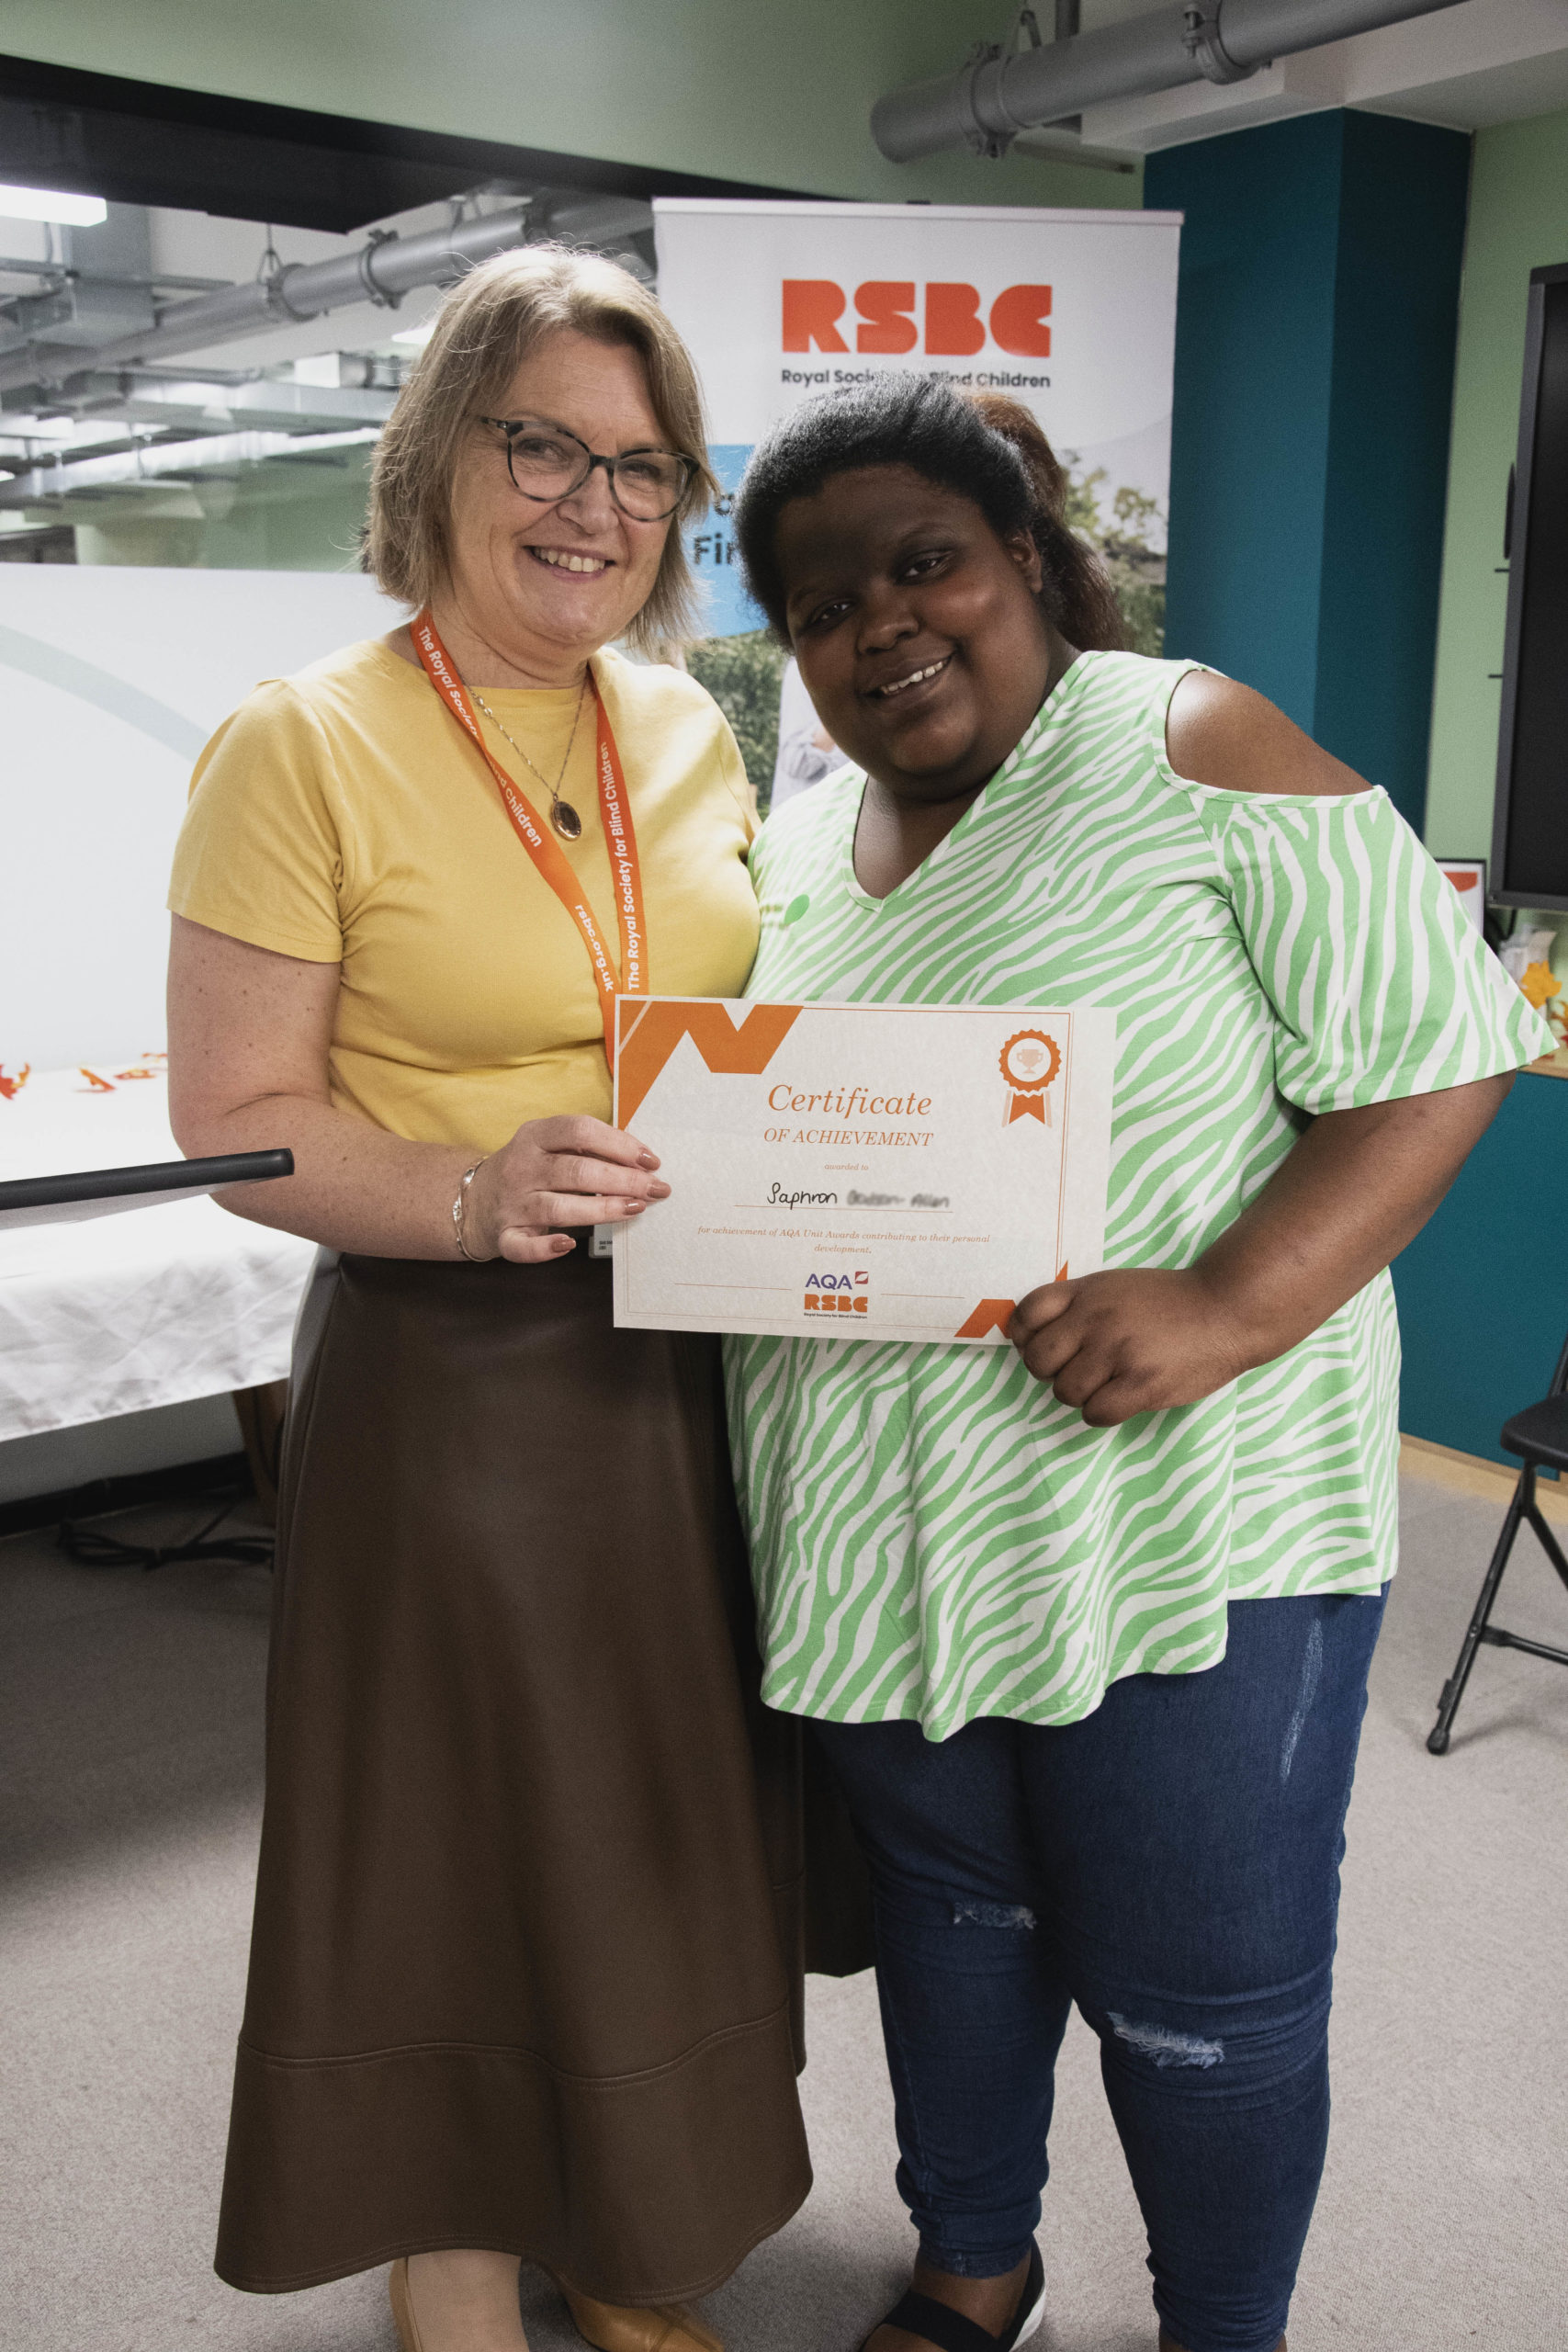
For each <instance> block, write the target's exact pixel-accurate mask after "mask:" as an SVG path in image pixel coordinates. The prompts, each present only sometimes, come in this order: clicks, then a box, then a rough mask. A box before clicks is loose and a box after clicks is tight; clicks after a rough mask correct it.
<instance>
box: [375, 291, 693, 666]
mask: <svg viewBox="0 0 1568 2352" xmlns="http://www.w3.org/2000/svg"><path fill="white" fill-rule="evenodd" d="M563 327H565V328H570V329H571V330H572V331H573V332H574V333H575V334H583V335H590V336H592V338H593V339H594V340H595V341H596V342H599V343H606V344H619V345H623V346H624V347H626V349H628V350H632V351H635V352H636V353H637V355H638V356H639V357H640V359H641V361H642V369H643V375H644V377H645V378H646V379H647V383H648V397H649V405H650V406H651V408H652V410H653V413H654V414H655V415H656V416H657V417H658V419H659V426H660V432H661V433H662V434H663V435H664V437H665V439H666V441H667V442H668V444H669V446H670V447H671V448H672V449H676V450H679V451H680V452H681V454H682V456H683V457H687V458H691V459H692V460H693V462H694V465H695V467H696V471H695V473H694V475H693V477H692V481H691V484H690V487H689V488H688V490H687V492H686V494H685V496H684V498H682V502H681V503H680V505H679V506H678V507H677V509H676V511H675V515H674V517H673V519H672V522H671V528H670V533H669V536H668V537H667V538H666V539H665V542H664V553H663V556H662V558H661V559H660V566H659V574H658V577H657V579H656V580H655V581H654V583H653V590H652V594H650V595H649V599H648V602H647V604H646V605H644V606H643V608H642V610H641V612H640V613H638V615H637V618H636V620H635V621H634V622H633V623H632V625H631V627H630V628H629V629H628V630H627V631H626V639H627V641H628V643H630V644H631V645H632V646H634V647H635V648H636V649H637V650H638V651H639V652H654V651H655V650H657V648H658V647H659V646H660V644H662V643H663V642H664V641H665V640H666V639H671V638H673V639H682V638H692V637H696V636H699V635H700V634H701V627H700V624H699V622H698V621H697V619H696V616H695V604H696V590H695V583H694V581H693V579H692V574H691V570H690V567H689V566H688V564H687V561H686V550H685V548H684V546H683V545H682V537H681V531H682V525H684V524H686V523H688V522H690V521H692V520H693V519H694V518H695V517H696V516H698V515H705V513H706V512H707V508H708V503H709V501H710V500H711V499H712V498H713V496H714V495H715V494H716V491H717V484H716V481H714V478H713V476H712V474H711V473H710V472H709V471H708V468H707V461H706V454H705V453H706V447H707V433H706V427H705V422H704V417H703V400H702V393H701V391H700V390H699V389H698V385H697V377H696V370H695V368H694V367H693V365H692V360H691V355H690V353H689V352H688V351H687V349H686V346H685V345H684V344H683V343H682V340H681V338H680V336H679V335H678V334H676V332H675V330H674V328H673V327H672V326H671V323H670V322H669V320H668V319H667V318H666V317H665V315H664V313H663V311H661V310H660V307H659V304H658V302H657V301H656V300H654V298H653V296H652V295H651V294H650V293H649V291H648V289H647V288H646V287H644V286H641V285H639V284H638V282H637V279H636V278H635V277H633V276H632V275H631V272H630V271H629V270H626V269H622V268H620V267H619V266H618V265H617V264H616V263H615V262H613V261H607V260H606V259H605V258H604V255H603V254H584V253H575V252H573V251H572V250H571V249H570V247H568V246H565V245H530V246H525V247H524V248H522V249H521V250H513V251H512V252H509V253H503V254H496V255H495V256H494V257H493V259H491V260H490V261H487V262H484V263H481V264H480V266H479V268H477V269H472V270H470V271H469V272H468V275H467V276H466V277H462V278H459V280H458V281H457V285H456V286H454V287H453V288H452V290H451V292H450V293H449V294H448V295H447V297H446V300H445V301H444V302H443V303H442V305H441V308H440V310H439V311H437V313H436V318H435V325H434V332H433V333H432V334H431V337H430V340H429V342H428V343H427V344H426V345H425V346H424V349H423V351H422V352H421V354H420V356H419V360H418V363H417V365H416V366H415V368H414V370H413V373H412V375H411V376H410V378H409V379H408V381H407V382H406V383H405V384H404V386H403V388H402V390H401V391H400V393H399V395H398V400H397V405H396V407H395V408H394V409H393V411H392V413H391V415H390V417H389V419H388V421H387V424H386V427H385V429H384V430H383V432H382V435H381V438H380V440H379V442H378V445H377V449H376V459H375V465H374V468H373V469H372V472H371V477H370V514H369V520H368V524H367V529H366V540H365V557H366V564H367V569H368V570H369V571H373V572H374V573H375V575H376V577H377V579H378V581H379V582H380V583H381V586H382V587H383V588H384V589H385V590H386V592H387V594H389V596H396V597H398V598H400V601H401V602H402V603H404V604H408V605H414V606H416V607H418V606H420V605H425V604H427V603H428V602H429V600H430V598H431V596H432V594H434V592H435V591H436V590H438V589H439V588H441V587H442V586H443V585H444V584H445V582H446V578H447V573H448V570H449V566H450V556H451V549H450V543H449V542H450V529H451V516H452V486H453V482H454V480H455V478H456V475H457V464H458V459H459V458H460V456H461V453H462V449H463V445H464V442H465V440H466V438H467V436H468V433H469V431H470V430H471V428H472V423H473V419H474V418H475V416H476V415H480V414H486V413H489V414H493V413H495V411H496V410H497V408H498V406H499V404H500V402H501V401H502V400H503V399H504V398H505V395H506V392H507V389H508V387H509V386H510V384H511V382H512V379H513V377H514V376H515V375H516V373H517V370H518V368H520V367H521V366H522V364H523V362H524V361H525V359H526V358H527V357H528V356H529V355H530V353H532V352H533V351H535V350H536V349H537V347H538V345H540V343H542V342H543V341H544V339H545V337H546V336H547V335H550V334H556V333H558V331H559V330H560V329H561V328H563Z"/></svg>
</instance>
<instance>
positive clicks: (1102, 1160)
mask: <svg viewBox="0 0 1568 2352" xmlns="http://www.w3.org/2000/svg"><path fill="white" fill-rule="evenodd" d="M617 1037H618V1047H617V1052H616V1057H615V1121H616V1124H617V1125H619V1126H622V1127H629V1128H630V1129H632V1131H633V1132H634V1133H635V1134H636V1135H637V1136H638V1137H639V1138H640V1139H641V1140H642V1141H643V1142H644V1143H646V1144H647V1145H649V1147H650V1148H651V1149H653V1150H654V1151H656V1152H658V1154H659V1156H660V1160H661V1161H662V1163H663V1165H662V1168H661V1170H660V1173H661V1174H662V1175H663V1176H664V1178H665V1179H666V1180H667V1182H669V1183H670V1185H671V1197H670V1199H669V1200H667V1201H660V1202H659V1203H657V1204H655V1205H654V1206H653V1207H651V1208H649V1209H648V1210H646V1211H645V1212H644V1214H643V1215H642V1216H640V1217H638V1218H637V1219H636V1220H635V1221H633V1222H630V1223H628V1224H626V1225H623V1226H620V1227H617V1228H616V1231H615V1249H614V1257H615V1321H616V1322H617V1324H626V1325H633V1326H637V1327H641V1328H644V1329H660V1330H671V1329H674V1330H694V1331H767V1332H782V1333H784V1335H785V1336H787V1337H789V1338H791V1339H798V1338H803V1337H805V1338H811V1337H815V1338H818V1339H834V1340H939V1341H944V1342H945V1341H953V1340H963V1341H970V1342H973V1343H974V1344H975V1345H976V1346H979V1347H998V1346H1000V1345H1002V1344H1003V1343H1004V1340H1005V1335H1006V1328H1007V1322H1008V1317H1010V1314H1011V1313H1012V1310H1013V1307H1014V1306H1015V1304H1016V1303H1017V1301H1018V1300H1019V1299H1021V1298H1022V1297H1023V1296H1024V1295H1025V1294H1026V1293H1027V1292H1029V1291H1032V1290H1033V1289H1035V1288H1037V1287H1038V1285H1039V1284H1040V1283H1048V1282H1054V1281H1058V1280H1065V1279H1066V1278H1067V1277H1068V1276H1070V1275H1074V1274H1088V1273H1092V1272H1094V1271H1095V1270H1096V1269H1097V1268H1098V1267H1099V1265H1100V1261H1101V1252H1102V1250H1103V1248H1104V1241H1105V1197H1106V1185H1107V1181H1108V1176H1109V1171H1110V1161H1111V1078H1112V1065H1113V1061H1114V1055H1115V1016H1114V1014H1112V1013H1111V1012H1102V1011H1099V1010H1095V1009H1086V1008H1083V1007H1077V1008H1075V1009H1073V1010H1072V1011H1070V1012H1063V1011H1060V1010H1057V1009H1055V1008H1052V1007H1049V1006H1037V1005H1021V1006H1010V1007H1009V1006H1004V1007H999V1008H998V1007H997V1006H992V1005H900V1004H859V1005H856V1004H806V1005H800V1004H744V1003H739V1002H729V1001H720V1000H715V999H713V998H694V997H650V998H641V999H636V998H634V999H627V998H625V997H623V998H621V999H620V1000H619V1002H618V1005H617Z"/></svg>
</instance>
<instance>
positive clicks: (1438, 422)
mask: <svg viewBox="0 0 1568 2352" xmlns="http://www.w3.org/2000/svg"><path fill="white" fill-rule="evenodd" d="M1469 153H1470V141H1469V140H1468V138H1467V137H1466V136H1465V135H1464V134H1462V133H1461V132H1459V131H1451V130H1435V129H1433V128H1431V127H1430V126H1428V125H1427V124H1424V123H1411V122H1405V121H1403V120H1401V119H1395V118H1393V117H1389V116H1382V115H1368V114H1355V113H1346V112H1336V113H1327V114H1320V115H1311V116H1307V117H1304V118H1302V119H1298V120H1296V121H1292V122H1282V123H1271V124H1269V125H1267V126H1266V127H1264V128H1263V129H1260V130H1247V131H1236V132H1233V133H1231V134H1229V135H1227V136H1226V137H1224V138H1220V139H1211V140H1204V141H1200V142H1197V143H1195V144H1193V145H1190V146H1185V147H1176V148H1169V149H1168V150H1167V151H1166V152H1165V153H1163V154H1159V155H1154V156H1151V157H1150V159H1149V162H1148V165H1147V168H1146V171H1145V203H1147V204H1149V205H1151V206H1155V207H1158V208H1161V209H1164V208H1169V209H1176V210H1180V211H1183V212H1185V214H1186V216H1187V222H1186V228H1185V230H1184V232H1183V235H1182V254H1181V288H1180V299H1179V311H1178V320H1177V349H1176V386H1175V404H1174V415H1173V424H1172V451H1171V519H1170V577H1169V586H1168V594H1167V607H1166V643H1167V650H1168V651H1169V652H1171V653H1173V654H1181V653H1188V654H1193V655H1196V656H1199V657H1201V659H1203V660H1205V661H1210V662H1214V663H1215V665H1216V666H1217V667H1218V668H1220V669H1222V670H1225V671H1228V672H1229V673H1231V674H1232V675H1234V676H1235V677H1239V678H1242V679H1245V680H1246V682H1247V684H1249V685H1255V686H1257V687H1258V690H1259V692H1260V693H1263V694H1266V695H1269V698H1270V699H1271V700H1272V701H1275V702H1277V703H1279V705H1280V707H1281V708H1282V709H1284V710H1286V711H1287V712H1288V713H1289V714H1290V716H1291V717H1292V718H1293V719H1295V720H1296V722H1297V724H1298V725H1299V726H1302V727H1304V728H1305V729H1307V730H1308V732H1309V733H1311V734H1313V735H1314V736H1315V737H1316V738H1317V740H1318V741H1320V742H1322V743H1323V744H1325V747H1326V748H1327V749H1328V750H1330V751H1332V752H1335V753H1336V754H1337V756H1338V757H1339V758H1340V759H1343V760H1346V761H1348V763H1349V764H1350V765H1351V766H1352V767H1355V768H1357V769H1358V770H1359V772H1360V773H1361V774H1362V775H1367V776H1369V777H1370V778H1371V780H1372V781H1373V782H1374V783H1377V784H1382V785H1383V786H1386V787H1387V789H1388V791H1389V793H1390V794H1391V795H1392V797H1393V799H1394V801H1395V802H1396V804H1397V805H1398V807H1399V808H1400V809H1402V810H1403V811H1404V815H1405V816H1406V817H1408V818H1409V819H1410V820H1411V822H1412V823H1413V824H1415V825H1416V826H1417V827H1419V825H1420V823H1421V818H1422V811H1423V806H1424V800H1425V792H1426V774H1427V738H1428V734H1429V731H1430V712H1431V695H1432V670H1433V661H1434V655H1435V644H1436V630H1437V600H1438V579H1439V572H1440V564H1441V548H1442V529H1443V510H1444V499H1445V490H1446V472H1447V463H1448V441H1449V416H1450V404H1451V396H1452V383H1453V366H1454V350H1455V341H1456V335H1457V331H1458V311H1459V285H1460V271H1461V261H1462V255H1463V242H1464V212H1465V196H1466V185H1467V177H1468V170H1469Z"/></svg>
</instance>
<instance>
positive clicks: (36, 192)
mask: <svg viewBox="0 0 1568 2352" xmlns="http://www.w3.org/2000/svg"><path fill="white" fill-rule="evenodd" d="M108 217H109V209H108V206H107V204H106V203H105V202H104V199H103V198H102V197H101V196H62V194H61V192H60V190H59V189H58V188H53V187H7V186H6V183H5V182H4V181H0V219H5V220H58V221H59V222H60V223H61V224H62V226H63V227H64V228H67V229H96V227H97V226H98V223H99V222H100V221H101V220H107V219H108Z"/></svg>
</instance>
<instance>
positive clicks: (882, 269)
mask: <svg viewBox="0 0 1568 2352" xmlns="http://www.w3.org/2000/svg"><path fill="white" fill-rule="evenodd" d="M654 225H655V232H656V235H657V238H658V245H659V298H660V301H661V302H662V304H663V305H664V308H665V309H666V310H667V311H669V313H670V316H671V319H672V320H673V322H674V323H675V325H676V326H677V327H678V328H679V329H680V331H681V333H682V335H683V336H684V337H685V339H686V341H687V343H688V345H690V347H691V349H692V352H693V354H694V356H695V359H696V362H697V366H698V368H699V369H700V371H701V374H702V379H703V385H704V390H705V393H706V396H707V401H708V408H709V430H710V432H711V434H712V436H713V446H712V457H713V462H714V470H715V472H716V475H717V477H718V479H719V481H721V482H722V483H723V484H724V486H725V489H726V490H727V491H730V490H733V489H735V488H736V487H737V486H738V485H739V479H740V475H741V473H742V471H743V470H744V468H745V464H746V460H747V458H749V457H750V453H751V447H752V446H753V444H754V443H756V442H757V441H758V440H759V439H760V438H761V435H762V434H763V433H765V432H766V431H767V429H768V427H769V426H770V425H771V424H774V423H776V422H777V420H778V419H779V418H780V417H783V416H785V415H787V414H788V413H789V412H790V411H791V410H792V409H794V408H795V407H797V406H798V405H799V403H800V402H801V401H805V400H809V399H811V398H813V397H815V396H816V395H818V394H819V393H821V392H825V391H831V390H835V389H837V388H838V387H840V386H842V385H845V384H853V383H856V382H860V381H863V380H864V379H866V378H868V377H869V376H872V375H877V374H884V373H887V372H893V373H897V374H900V375H910V374H912V375H937V376H942V377H945V378H946V379H948V380H949V381H951V382H953V384H955V385H957V386H958V387H959V388H960V389H969V390H998V391H1005V392H1007V393H1008V394H1010V396H1011V397H1012V398H1013V399H1015V400H1018V401H1022V403H1023V404H1024V406H1025V407H1026V408H1028V409H1029V410H1030V411H1031V412H1032V413H1033V415H1034V416H1035V417H1036V418H1037V419H1038V420H1039V423H1040V424H1041V425H1042V427H1043V430H1044V432H1045V434H1046V435H1047V437H1048V438H1049V440H1050V441H1051V443H1052V446H1053V447H1054V448H1055V450H1056V453H1057V455H1058V456H1059V457H1060V458H1063V460H1064V461H1065V462H1070V464H1071V467H1072V470H1073V471H1074V473H1075V474H1076V475H1077V478H1078V480H1079V481H1087V480H1088V479H1089V477H1090V476H1091V475H1094V474H1096V473H1099V474H1100V477H1101V479H1100V482H1099V483H1098V484H1097V485H1096V493H1095V494H1096V495H1097V497H1098V499H1099V501H1100V509H1101V513H1102V515H1103V516H1104V517H1105V518H1106V519H1107V520H1108V519H1109V517H1110V514H1111V502H1112V501H1113V499H1114V497H1115V494H1116V492H1118V491H1119V490H1126V491H1131V492H1136V493H1138V494H1139V495H1141V496H1142V497H1144V498H1147V499H1152V500H1153V501H1154V502H1155V504H1156V508H1157V509H1158V517H1159V521H1158V522H1156V524H1155V526H1154V528H1153V529H1152V530H1151V531H1150V534H1149V537H1150V544H1152V545H1156V546H1157V545H1160V544H1163V541H1162V540H1161V538H1160V537H1158V530H1159V524H1160V522H1163V516H1164V514H1165V508H1166V501H1167V494H1168V484H1169V476H1170V404H1171V383H1172V374H1173V368H1174V361H1175V349H1176V271H1177V256H1178V245H1179V237H1180V230H1181V215H1180V214H1179V212H1120V211H1118V212H1111V211H1105V212H1069V211H1057V210H1046V209H1021V208H1019V207H1015V206H999V205H995V206H994V205H959V204H951V205H943V204H921V205H910V204H819V203H799V204H787V203H771V202H731V201H729V200H728V198H687V197H670V198H658V199H656V201H655V204H654ZM689 548H690V552H691V555H692V560H693V565H694V570H695V572H696V575H697V578H698V580H699V581H700V582H703V584H704V585H705V588H706V589H707V591H708V596H709V605H710V624H709V625H710V627H711V628H712V631H713V633H714V635H716V636H726V635H728V634H730V633H731V632H733V631H735V630H738V629H745V628H756V627H757V626H758V625H759V623H760V619H761V616H760V615H759V614H757V613H756V612H755V611H754V610H753V609H752V608H751V607H750V606H749V605H746V603H745V602H744V600H743V598H742V597H741V595H740V593H739V571H738V568H737V566H736V563H735V560H734V543H733V540H732V539H731V537H729V534H728V525H727V523H726V521H725V518H724V515H723V513H722V511H721V513H720V515H719V516H718V518H717V519H716V521H714V522H705V523H703V524H702V525H700V526H698V527H697V529H696V530H695V531H694V532H693V533H692V534H691V536H690V539H689Z"/></svg>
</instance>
